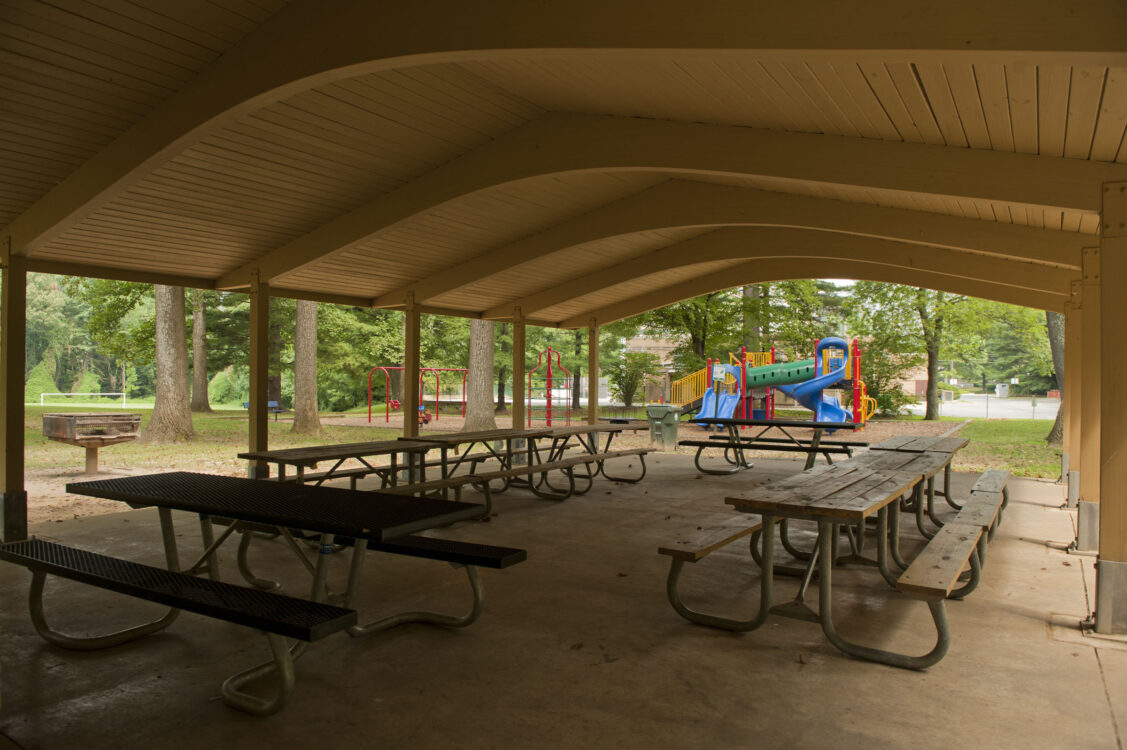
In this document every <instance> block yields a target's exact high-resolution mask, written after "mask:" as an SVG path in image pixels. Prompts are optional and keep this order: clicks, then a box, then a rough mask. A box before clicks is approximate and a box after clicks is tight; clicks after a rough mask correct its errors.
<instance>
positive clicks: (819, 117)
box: [759, 57, 847, 135]
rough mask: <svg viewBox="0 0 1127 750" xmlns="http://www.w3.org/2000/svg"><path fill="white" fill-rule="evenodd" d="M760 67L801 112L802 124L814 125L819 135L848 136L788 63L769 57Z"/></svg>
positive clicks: (760, 63) (762, 61) (761, 61)
mask: <svg viewBox="0 0 1127 750" xmlns="http://www.w3.org/2000/svg"><path fill="white" fill-rule="evenodd" d="M759 65H760V67H761V68H763V70H764V71H766V73H767V75H768V76H770V77H771V79H772V80H773V81H774V82H775V83H776V85H777V86H778V87H779V89H780V90H781V91H782V92H783V95H784V96H787V97H789V98H790V99H791V100H792V101H793V102H794V103H795V105H796V106H797V107H798V110H799V112H800V113H801V114H802V120H800V122H806V123H814V124H815V127H816V132H819V133H829V134H831V135H847V133H846V131H845V130H844V129H843V128H842V123H840V122H834V120H833V119H832V118H831V117H830V116H829V115H828V114H827V113H825V112H823V111H822V110H821V109H819V108H818V105H817V104H816V103H815V102H814V100H813V99H812V98H811V97H810V94H809V92H807V91H806V89H805V87H804V86H803V85H802V83H801V82H800V81H799V80H797V79H796V78H795V76H794V73H793V72H792V71H791V69H790V67H788V65H787V63H786V62H784V61H782V60H775V59H772V58H769V57H767V58H762V59H760V61H759ZM803 130H809V126H807V127H806V128H803Z"/></svg>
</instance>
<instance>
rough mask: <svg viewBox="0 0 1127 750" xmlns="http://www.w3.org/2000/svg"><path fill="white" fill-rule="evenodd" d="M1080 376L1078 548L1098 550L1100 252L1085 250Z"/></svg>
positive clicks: (1096, 249)
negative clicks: (1082, 361)
mask: <svg viewBox="0 0 1127 750" xmlns="http://www.w3.org/2000/svg"><path fill="white" fill-rule="evenodd" d="M1083 257H1084V271H1083V274H1084V275H1083V293H1082V298H1081V299H1082V305H1083V309H1084V310H1085V311H1087V314H1086V315H1084V314H1081V318H1080V320H1081V326H1082V327H1081V332H1080V341H1081V346H1080V349H1081V355H1080V356H1081V357H1083V358H1084V367H1083V369H1082V370H1081V373H1080V378H1081V381H1080V462H1079V463H1080V497H1079V500H1078V501H1077V509H1078V510H1077V519H1076V549H1077V550H1080V551H1085V552H1089V551H1095V550H1096V549H1097V548H1098V546H1099V529H1100V506H1099V502H1100V401H1101V400H1100V359H1101V354H1102V352H1101V343H1100V250H1099V248H1085V249H1084V256H1083Z"/></svg>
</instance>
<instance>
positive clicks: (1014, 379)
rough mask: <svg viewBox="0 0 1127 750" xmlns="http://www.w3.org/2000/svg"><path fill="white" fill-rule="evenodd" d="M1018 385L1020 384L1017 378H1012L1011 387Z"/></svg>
mask: <svg viewBox="0 0 1127 750" xmlns="http://www.w3.org/2000/svg"><path fill="white" fill-rule="evenodd" d="M1017 383H1018V380H1017V378H1010V385H1017Z"/></svg>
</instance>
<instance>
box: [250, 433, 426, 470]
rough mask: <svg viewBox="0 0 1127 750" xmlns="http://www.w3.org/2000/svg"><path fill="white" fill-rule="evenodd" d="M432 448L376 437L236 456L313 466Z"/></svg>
mask: <svg viewBox="0 0 1127 750" xmlns="http://www.w3.org/2000/svg"><path fill="white" fill-rule="evenodd" d="M432 448H434V445H433V444H432V443H426V442H420V441H404V440H377V441H371V442H366V443H339V444H336V445H309V446H303V447H301V448H281V449H278V450H267V451H248V452H246V453H240V454H238V457H239V458H245V459H248V460H251V461H268V462H271V463H284V464H289V465H292V466H308V467H313V466H316V465H317V462H319V461H333V460H338V459H342V458H358V457H361V456H380V455H386V454H388V453H425V452H426V451H428V450H430V449H432Z"/></svg>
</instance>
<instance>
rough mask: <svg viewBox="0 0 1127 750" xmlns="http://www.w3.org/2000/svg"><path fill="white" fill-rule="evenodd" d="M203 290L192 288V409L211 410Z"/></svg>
mask: <svg viewBox="0 0 1127 750" xmlns="http://www.w3.org/2000/svg"><path fill="white" fill-rule="evenodd" d="M204 312H205V310H204V301H203V290H202V289H193V290H192V411H203V412H210V411H211V403H210V402H209V401H208V400H207V321H206V320H205V319H204Z"/></svg>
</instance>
